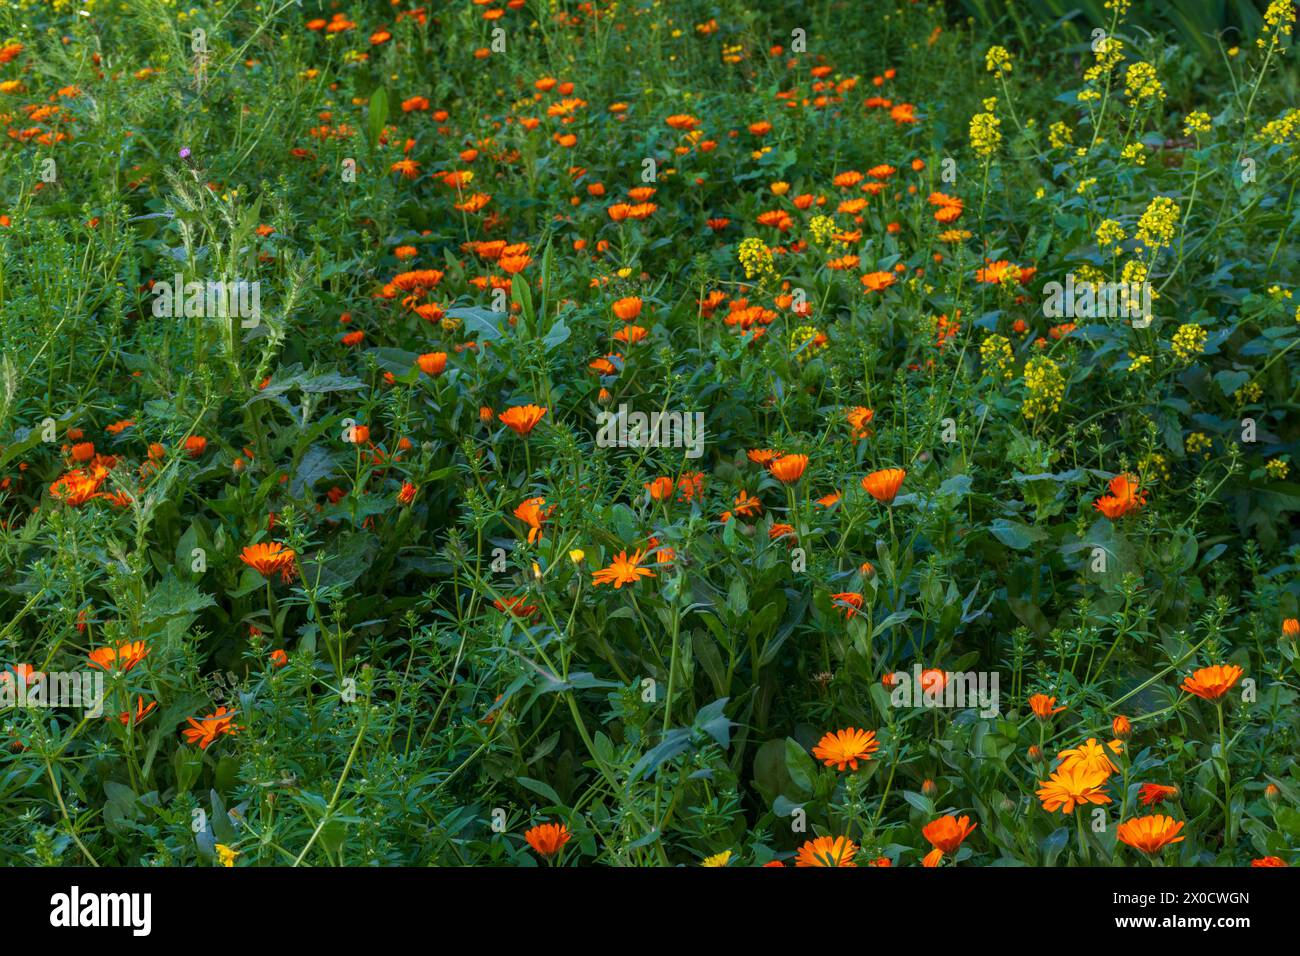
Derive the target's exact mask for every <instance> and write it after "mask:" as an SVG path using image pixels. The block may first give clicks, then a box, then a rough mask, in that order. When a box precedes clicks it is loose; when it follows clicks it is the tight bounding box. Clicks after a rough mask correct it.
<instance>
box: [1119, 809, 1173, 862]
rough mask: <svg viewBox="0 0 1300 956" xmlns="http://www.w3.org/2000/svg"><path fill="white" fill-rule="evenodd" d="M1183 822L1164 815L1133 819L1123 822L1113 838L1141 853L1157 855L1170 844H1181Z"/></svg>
mask: <svg viewBox="0 0 1300 956" xmlns="http://www.w3.org/2000/svg"><path fill="white" fill-rule="evenodd" d="M1184 822H1185V821H1183V820H1175V819H1174V818H1173V817H1167V816H1165V815H1164V814H1156V815H1155V816H1151V817H1134V818H1133V819H1132V820H1125V821H1124V822H1123V823H1121V824H1120V825H1119V826H1118V827H1117V828H1116V830H1115V836H1116V837H1117V838H1118V839H1119V841H1120V842H1121V843H1127V844H1128V845H1129V846H1131V847H1133V848H1134V849H1135V850H1141V851H1142V852H1143V853H1149V854H1155V853H1159V852H1160V851H1161V850H1163V849H1164V848H1165V847H1167V846H1168V845H1169V844H1171V843H1181V842H1182V840H1183V837H1182V835H1181V834H1180V833H1179V832H1178V831H1180V830H1181V829H1182V828H1183V825H1184Z"/></svg>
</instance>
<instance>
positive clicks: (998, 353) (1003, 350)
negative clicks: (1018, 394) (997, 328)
mask: <svg viewBox="0 0 1300 956" xmlns="http://www.w3.org/2000/svg"><path fill="white" fill-rule="evenodd" d="M980 359H981V360H982V361H983V362H984V371H985V372H986V373H988V374H989V375H990V376H992V377H993V378H995V379H996V378H999V377H1001V378H1004V379H1006V380H1008V381H1010V380H1011V379H1013V378H1015V377H1016V369H1015V364H1016V356H1015V352H1013V351H1012V349H1011V341H1010V340H1009V339H1008V338H1007V337H1006V336H1004V335H998V334H997V333H994V334H993V335H990V336H989V337H988V338H986V339H985V340H984V341H983V342H981V343H980Z"/></svg>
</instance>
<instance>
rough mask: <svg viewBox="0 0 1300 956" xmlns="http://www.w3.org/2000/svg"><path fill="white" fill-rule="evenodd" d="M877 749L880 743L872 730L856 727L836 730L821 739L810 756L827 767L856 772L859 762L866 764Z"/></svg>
mask: <svg viewBox="0 0 1300 956" xmlns="http://www.w3.org/2000/svg"><path fill="white" fill-rule="evenodd" d="M879 749H880V741H878V740H877V739H876V732H875V731H874V730H858V729H857V728H856V727H849V728H848V729H847V730H837V731H835V732H834V733H831V734H827V735H826V736H824V737H822V739H821V741H820V742H819V743H818V744H817V746H816V747H814V748H813V750H812V755H813V756H814V757H816V758H817V759H818V760H820V761H822V762H823V763H825V764H826V766H828V767H835V769H837V770H843V769H844V768H845V767H848V768H850V769H851V770H857V769H858V761H859V760H860V761H862V762H863V763H866V762H867V761H868V760H870V759H871V755H872V754H874V753H875V752H876V751H877V750H879Z"/></svg>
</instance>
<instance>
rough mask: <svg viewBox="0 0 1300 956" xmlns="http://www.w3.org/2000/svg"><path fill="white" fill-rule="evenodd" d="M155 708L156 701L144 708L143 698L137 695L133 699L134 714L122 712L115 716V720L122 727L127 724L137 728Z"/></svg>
mask: <svg viewBox="0 0 1300 956" xmlns="http://www.w3.org/2000/svg"><path fill="white" fill-rule="evenodd" d="M157 708H158V701H156V700H153V701H150V702H149V706H147V707H146V706H145V703H144V698H143V697H141V696H140V695H138V694H137V695H136V698H135V713H134V714H132V713H131V712H130V711H124V712H123V713H120V714H118V715H117V719H118V722H119V723H120V724H121V725H122V726H123V727H125V726H127V725H128V724H136V725H137V726H138V725H139V724H140V722H141V721H142V720H144V719H145V718H146V717H148V716H149V715H150V714H152V713H153V712H154V711H155V710H156V709H157Z"/></svg>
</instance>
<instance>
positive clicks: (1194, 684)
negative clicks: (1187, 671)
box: [1183, 664, 1243, 700]
mask: <svg viewBox="0 0 1300 956" xmlns="http://www.w3.org/2000/svg"><path fill="white" fill-rule="evenodd" d="M1242 673H1243V671H1242V669H1241V668H1240V667H1238V666H1237V665H1236V664H1226V665H1225V664H1215V665H1214V666H1213V667H1202V668H1201V669H1200V670H1198V671H1197V672H1196V673H1194V674H1192V676H1191V677H1186V678H1184V679H1183V690H1185V691H1187V693H1189V694H1195V695H1196V696H1197V697H1203V698H1205V699H1206V700H1218V699H1219V698H1220V697H1222V696H1223V695H1224V694H1226V693H1227V692H1228V691H1229V690H1231V689H1232V685H1233V684H1235V683H1237V681H1239V680H1241V675H1242Z"/></svg>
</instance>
